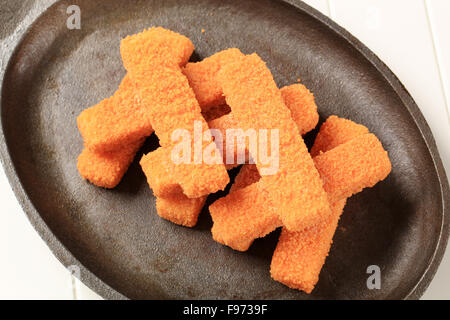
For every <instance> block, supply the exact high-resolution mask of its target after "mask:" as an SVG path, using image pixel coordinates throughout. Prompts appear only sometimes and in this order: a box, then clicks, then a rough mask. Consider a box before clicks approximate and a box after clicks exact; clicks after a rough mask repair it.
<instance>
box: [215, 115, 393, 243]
mask: <svg viewBox="0 0 450 320" xmlns="http://www.w3.org/2000/svg"><path fill="white" fill-rule="evenodd" d="M355 125H356V124H355ZM321 130H322V128H321ZM327 130H328V129H327ZM342 130H343V131H345V130H348V134H346V135H345V136H346V137H347V140H348V141H353V140H351V139H352V138H354V137H361V136H362V135H361V134H360V132H359V130H352V127H351V126H348V123H347V122H343V121H340V122H338V123H337V125H336V126H334V127H333V129H332V130H331V131H329V132H330V133H333V132H336V133H338V132H340V131H342ZM342 142H346V141H345V140H342ZM349 143H351V142H349ZM323 147H324V148H325V149H326V148H327V146H326V145H324V146H323ZM346 150H347V149H346ZM329 152H330V151H329ZM346 152H348V154H344V152H340V153H339V154H340V156H341V159H342V161H343V162H345V160H346V159H347V158H352V157H354V155H355V156H359V157H360V158H361V159H360V161H359V162H360V163H363V166H361V167H360V168H359V169H358V171H357V172H359V171H367V173H368V174H369V175H370V176H368V177H367V178H366V180H364V181H363V182H362V181H361V179H359V178H358V179H350V178H349V180H348V181H347V183H344V184H338V183H335V184H333V185H330V189H328V190H327V191H328V192H329V193H330V194H329V196H331V197H333V194H343V195H342V198H338V199H337V200H342V199H345V198H346V195H351V194H352V193H354V192H358V191H360V189H362V188H363V187H369V186H372V185H373V184H375V183H376V182H378V181H380V180H383V179H384V178H385V176H386V175H387V173H386V172H388V170H386V169H389V167H390V166H389V165H388V166H386V165H385V164H386V152H385V151H384V149H382V148H381V149H380V148H379V146H377V147H376V148H375V151H374V152H375V153H376V155H375V157H374V158H375V159H379V160H380V159H381V160H380V163H381V166H382V167H383V169H380V170H372V160H371V158H373V152H361V153H358V151H356V152H355V151H353V150H347V151H346ZM327 154H328V152H326V153H324V154H322V156H323V158H322V160H320V161H321V163H322V164H321V167H323V168H330V170H329V174H330V177H328V178H327V179H329V180H330V181H340V179H339V177H340V176H339V175H340V174H341V173H340V172H338V171H336V172H335V171H333V170H332V169H331V168H333V166H334V162H335V160H334V159H335V158H336V157H327ZM327 161H330V162H327ZM387 161H389V159H387ZM314 162H316V158H314ZM365 163H368V165H366V164H365ZM383 164H384V165H383ZM354 170H356V169H354ZM371 170H372V171H371ZM319 172H320V171H319ZM259 177H260V176H259V173H258V170H257V168H256V166H251V165H245V166H244V167H243V169H242V170H241V171H240V172H239V174H238V176H237V177H236V180H235V184H234V185H233V186H232V188H231V191H230V192H231V193H230V195H231V194H232V193H234V192H235V190H237V189H239V188H243V187H245V186H247V185H249V184H251V183H253V182H255V181H258V180H259ZM324 181H325V180H324ZM230 195H229V196H230ZM261 197H262V196H261ZM264 200H265V199H263V200H261V201H264ZM240 201H241V203H242V202H243V201H244V202H245V199H244V200H240ZM253 201H255V200H253ZM255 202H260V200H256V201H255ZM241 203H240V204H239V205H241ZM242 207H243V208H244V210H246V211H245V214H244V213H242V210H241V211H239V206H237V208H234V209H233V210H234V211H236V212H234V214H232V215H230V214H229V212H228V211H226V210H224V209H223V208H220V209H218V208H215V209H213V210H211V216H212V218H213V221H214V225H213V228H212V232H213V238H214V239H220V241H219V242H220V243H222V244H226V245H229V246H231V247H232V248H233V249H235V250H240V249H242V248H244V250H246V249H245V248H246V247H247V248H248V246H249V245H250V244H251V243H252V242H253V240H254V239H256V238H254V237H255V236H257V235H260V234H264V233H266V232H271V231H273V230H275V229H276V228H277V227H279V226H281V225H282V224H281V223H279V222H277V221H276V220H275V219H273V220H270V219H269V218H267V217H266V216H262V217H261V218H260V211H261V210H259V209H258V208H257V209H256V210H253V209H251V208H252V207H251V204H250V203H246V202H245V204H243V205H242ZM247 208H250V209H247ZM267 214H268V213H265V215H267ZM226 217H229V218H228V219H227V218H226ZM238 220H239V223H238V222H237V221H238ZM244 221H247V222H244ZM267 221H269V222H267ZM264 223H267V224H264ZM258 228H259V229H258ZM230 244H232V245H233V246H232V245H230ZM236 244H238V246H237V247H235V245H236ZM238 248H239V249H238Z"/></svg>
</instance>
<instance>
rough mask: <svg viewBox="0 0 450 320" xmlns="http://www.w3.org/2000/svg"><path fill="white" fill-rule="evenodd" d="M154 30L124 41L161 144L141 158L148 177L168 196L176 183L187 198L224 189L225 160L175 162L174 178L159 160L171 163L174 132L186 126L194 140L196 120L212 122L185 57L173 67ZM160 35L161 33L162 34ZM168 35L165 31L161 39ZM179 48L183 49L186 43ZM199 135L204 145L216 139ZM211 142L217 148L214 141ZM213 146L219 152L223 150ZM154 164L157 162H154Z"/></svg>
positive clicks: (155, 189)
mask: <svg viewBox="0 0 450 320" xmlns="http://www.w3.org/2000/svg"><path fill="white" fill-rule="evenodd" d="M151 30H152V29H150V30H148V31H144V32H142V33H140V34H137V35H134V36H131V37H127V38H125V39H124V40H122V44H121V54H122V59H123V63H124V66H125V69H127V71H128V73H129V75H130V78H131V79H132V81H133V82H134V85H135V88H136V92H137V93H138V96H139V98H140V103H141V105H142V107H143V108H144V109H145V110H146V112H147V114H148V115H149V117H150V119H151V123H152V127H153V129H154V130H155V133H156V134H157V136H158V138H159V143H160V145H161V146H162V148H160V149H161V150H157V151H156V152H152V153H149V154H148V155H145V156H144V157H143V158H142V160H141V166H142V168H143V170H144V172H145V174H146V176H147V181H148V183H149V185H150V187H151V188H152V189H153V192H154V193H155V194H156V195H157V196H167V194H165V192H166V191H167V190H170V189H172V188H173V187H174V186H177V185H179V186H180V187H181V189H182V190H183V192H184V193H185V194H186V195H187V196H188V197H189V198H198V197H201V196H203V195H206V194H208V193H214V192H216V191H218V190H223V189H224V188H225V187H226V185H227V183H228V182H229V177H228V173H227V171H226V169H225V166H224V165H223V164H212V165H207V164H205V163H195V161H194V162H191V163H190V164H180V165H175V168H174V170H173V172H176V173H177V179H176V181H171V180H170V179H167V174H166V172H165V171H166V170H167V164H162V163H160V161H161V160H163V161H168V162H170V163H173V161H172V159H171V151H172V149H173V148H172V146H173V145H175V143H174V142H173V141H172V134H173V133H174V132H175V130H186V131H187V132H189V133H190V136H191V137H194V139H195V138H196V136H195V134H194V124H195V123H199V124H200V125H201V127H202V128H203V129H207V128H208V125H207V123H206V121H205V119H204V118H203V116H202V114H201V109H200V105H199V104H198V101H197V100H196V98H195V94H194V91H193V90H192V88H191V87H190V86H189V82H188V80H187V78H186V77H185V76H184V75H183V73H182V72H181V69H180V68H179V66H180V65H181V64H182V63H183V62H184V60H183V61H181V60H180V59H178V60H177V62H178V65H176V66H175V67H174V65H173V63H174V61H175V60H173V59H172V57H167V54H168V52H169V51H168V50H167V48H166V44H165V42H164V40H161V41H159V42H158V39H159V38H158V37H153V36H152V32H151ZM157 35H158V36H159V33H157ZM166 37H167V36H166V35H162V39H165V38H166ZM180 37H182V36H180ZM182 38H183V37H182ZM184 38H185V37H184ZM186 39H187V38H186ZM180 47H181V48H183V46H182V45H180ZM191 52H192V51H191ZM174 57H175V58H176V56H174ZM166 60H170V61H166ZM202 132H203V131H202ZM197 138H198V139H199V140H200V141H199V142H200V143H201V144H202V147H206V146H208V145H210V144H211V143H213V140H212V138H210V139H204V137H197ZM195 143H196V142H194V144H195ZM213 146H214V147H215V145H214V143H213ZM215 149H216V152H217V153H218V152H219V150H218V149H217V148H215ZM202 150H204V148H202ZM164 153H165V154H164ZM155 161H156V162H155ZM155 163H158V164H159V165H158V166H155V165H154V164H155ZM171 177H172V178H173V177H174V176H173V175H172V176H171ZM178 178H179V179H178ZM164 183H168V185H164Z"/></svg>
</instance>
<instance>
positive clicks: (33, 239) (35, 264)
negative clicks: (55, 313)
mask: <svg viewBox="0 0 450 320" xmlns="http://www.w3.org/2000/svg"><path fill="white" fill-rule="evenodd" d="M305 2H307V3H308V4H310V5H311V6H313V7H315V8H316V9H318V10H320V11H321V12H322V13H324V14H325V15H328V16H329V17H330V18H332V19H333V20H335V21H336V22H337V23H339V24H340V25H341V26H343V27H344V28H346V29H347V30H349V31H350V32H351V33H353V35H355V36H356V37H357V38H359V39H360V40H361V41H362V42H363V43H365V44H366V45H367V46H368V47H369V48H370V49H372V50H373V51H374V52H375V53H376V54H377V55H378V56H379V57H380V58H381V59H382V60H383V61H384V62H385V63H387V65H388V66H389V67H390V68H391V69H392V70H393V71H394V73H396V75H397V76H398V77H399V78H400V80H401V81H402V82H403V83H404V85H405V86H406V88H407V89H408V90H409V92H410V93H411V94H412V96H413V97H414V99H415V100H416V102H417V104H418V105H419V107H420V109H421V110H422V112H423V114H424V116H425V118H426V119H427V121H428V123H429V125H430V127H431V130H432V131H433V134H434V137H435V139H436V142H437V145H438V148H439V150H440V154H441V157H442V160H443V162H444V166H445V168H446V171H447V175H449V174H450V124H449V122H450V118H449V103H450V100H449V99H450V0H307V1H305ZM0 203H1V214H0V255H1V263H0V299H100V297H99V296H98V295H97V294H95V293H94V292H92V291H91V290H90V289H88V288H87V287H86V286H84V285H83V284H82V283H81V282H80V281H78V280H76V279H75V278H74V277H72V276H71V275H70V273H69V272H68V271H67V270H66V269H65V268H64V267H63V265H62V264H61V263H60V262H59V261H58V260H57V259H56V258H55V257H54V256H53V254H52V253H51V251H50V250H49V248H48V247H47V246H46V244H45V243H44V242H43V240H42V239H41V238H40V237H39V235H38V234H37V233H36V231H34V229H33V227H32V226H31V224H30V223H29V222H28V220H27V218H26V216H25V214H24V213H23V211H22V209H21V207H20V206H19V204H18V202H17V200H16V198H15V196H14V194H13V192H12V190H11V188H10V186H9V183H8V181H7V179H6V177H5V175H4V172H3V170H2V169H0ZM423 298H424V299H450V248H449V249H448V250H447V253H446V256H445V257H444V260H443V261H442V264H441V266H440V268H439V270H438V272H437V274H436V277H435V278H434V280H433V282H432V283H431V285H430V287H429V289H428V290H427V292H426V293H425V295H424V296H423Z"/></svg>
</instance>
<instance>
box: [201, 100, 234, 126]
mask: <svg viewBox="0 0 450 320" xmlns="http://www.w3.org/2000/svg"><path fill="white" fill-rule="evenodd" d="M230 112H231V108H230V107H229V106H227V105H226V104H222V105H218V106H214V107H211V108H209V109H208V110H207V111H203V112H202V114H203V118H205V120H206V121H207V122H208V126H209V127H211V126H210V124H209V122H210V121H212V120H216V119H219V118H221V117H223V116H225V115H227V114H229V113H230Z"/></svg>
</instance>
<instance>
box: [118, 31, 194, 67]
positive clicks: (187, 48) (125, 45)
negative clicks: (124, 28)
mask: <svg viewBox="0 0 450 320" xmlns="http://www.w3.org/2000/svg"><path fill="white" fill-rule="evenodd" d="M192 52H194V44H193V43H192V41H191V40H189V38H187V37H185V36H183V35H181V34H179V33H176V32H174V31H171V30H168V29H164V28H162V27H155V28H149V29H147V30H144V31H143V32H141V33H138V34H134V35H131V36H127V37H126V38H124V39H122V43H121V45H120V53H121V55H122V59H123V63H124V66H125V69H129V68H131V67H132V66H136V65H149V64H150V65H154V66H160V67H169V68H173V69H177V68H179V67H182V66H184V65H185V64H186V63H187V62H188V61H189V59H190V57H191V55H192ZM151 71H152V70H149V73H150V72H151Z"/></svg>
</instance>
